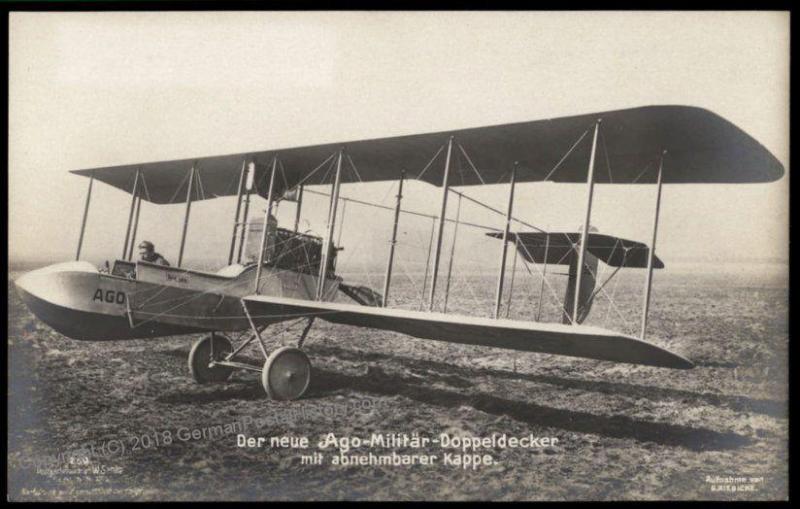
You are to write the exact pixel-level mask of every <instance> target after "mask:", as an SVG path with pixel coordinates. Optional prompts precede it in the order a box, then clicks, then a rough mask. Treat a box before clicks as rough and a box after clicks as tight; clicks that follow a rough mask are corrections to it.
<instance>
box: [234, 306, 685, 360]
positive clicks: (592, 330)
mask: <svg viewBox="0 0 800 509" xmlns="http://www.w3.org/2000/svg"><path fill="white" fill-rule="evenodd" d="M244 300H245V301H246V304H247V307H248V308H249V309H250V312H251V313H252V314H253V315H261V316H264V315H272V316H275V315H281V316H296V317H301V316H315V317H319V318H322V319H325V320H328V321H330V322H335V323H341V324H346V325H355V326H359V327H370V328H373V329H384V330H391V331H395V332H400V333H403V334H408V335H409V336H414V337H417V338H423V339H434V340H440V341H447V342H451V343H463V344H468V345H484V346H493V347H499V348H508V349H512V350H522V351H527V352H540V353H551V354H557V355H569V356H572V357H585V358H588V359H599V360H607V361H616V362H628V363H632V364H645V365H649V366H659V367H664V368H678V369H688V368H692V367H693V364H692V363H691V362H690V361H689V360H687V359H685V358H683V357H681V356H680V355H677V354H674V353H672V352H670V351H668V350H664V349H663V348H659V347H657V346H655V345H652V344H650V343H646V342H644V341H641V340H638V339H636V338H633V337H630V336H625V335H622V334H618V333H616V332H612V331H609V330H606V329H601V328H598V327H588V326H585V325H574V326H573V325H561V324H549V323H529V322H521V321H517V320H506V319H498V320H493V319H488V318H478V317H471V316H460V315H458V316H454V315H446V314H443V313H426V312H421V311H408V310H404V309H389V308H375V307H367V306H359V305H356V304H343V303H339V302H319V301H307V300H299V299H289V298H285V297H273V296H268V295H251V296H249V297H245V299H244Z"/></svg>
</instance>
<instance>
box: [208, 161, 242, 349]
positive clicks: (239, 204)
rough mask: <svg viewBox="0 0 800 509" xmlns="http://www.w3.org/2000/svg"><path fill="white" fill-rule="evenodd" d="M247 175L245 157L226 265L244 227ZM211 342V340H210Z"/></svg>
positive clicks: (240, 175) (231, 258)
mask: <svg viewBox="0 0 800 509" xmlns="http://www.w3.org/2000/svg"><path fill="white" fill-rule="evenodd" d="M246 177H247V158H244V159H242V169H241V170H240V171H239V189H238V190H237V191H236V215H235V216H234V217H233V234H231V249H230V251H229V252H228V265H230V264H232V263H233V251H234V250H235V249H236V234H237V233H238V230H237V229H238V228H244V224H241V225H240V224H239V215H240V214H241V212H242V192H243V191H244V181H245V178H246ZM212 344H213V341H212Z"/></svg>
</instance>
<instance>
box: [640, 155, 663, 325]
mask: <svg viewBox="0 0 800 509" xmlns="http://www.w3.org/2000/svg"><path fill="white" fill-rule="evenodd" d="M666 153H667V151H666V150H665V151H664V152H662V153H661V158H660V159H659V161H658V179H657V180H656V210H655V211H654V212H653V241H652V242H651V243H650V250H649V252H648V254H647V280H646V282H645V287H644V303H643V309H642V332H641V338H642V340H644V336H645V332H646V331H647V314H648V312H649V311H650V291H651V289H652V287H653V257H654V256H655V252H656V236H657V235H658V214H659V212H660V210H661V176H662V170H663V169H664V156H665V155H666Z"/></svg>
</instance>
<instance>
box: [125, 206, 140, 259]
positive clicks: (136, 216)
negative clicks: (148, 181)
mask: <svg viewBox="0 0 800 509" xmlns="http://www.w3.org/2000/svg"><path fill="white" fill-rule="evenodd" d="M141 210H142V192H141V191H139V193H138V196H137V197H136V213H135V214H134V217H133V233H132V234H131V244H130V246H128V261H131V260H132V259H133V249H134V247H135V246H136V233H137V232H138V231H139V212H140V211H141Z"/></svg>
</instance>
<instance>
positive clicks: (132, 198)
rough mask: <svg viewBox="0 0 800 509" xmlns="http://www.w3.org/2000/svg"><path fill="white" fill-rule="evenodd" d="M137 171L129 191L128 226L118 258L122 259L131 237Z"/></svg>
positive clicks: (126, 253) (137, 180)
mask: <svg viewBox="0 0 800 509" xmlns="http://www.w3.org/2000/svg"><path fill="white" fill-rule="evenodd" d="M139 172H140V170H138V169H137V170H136V176H135V177H134V179H133V192H132V193H131V209H130V212H128V227H127V228H126V229H125V245H124V246H123V247H122V256H121V257H120V259H122V260H124V259H125V257H126V256H127V255H128V241H130V239H131V224H132V222H133V209H134V207H135V206H136V196H137V194H138V193H139Z"/></svg>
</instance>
